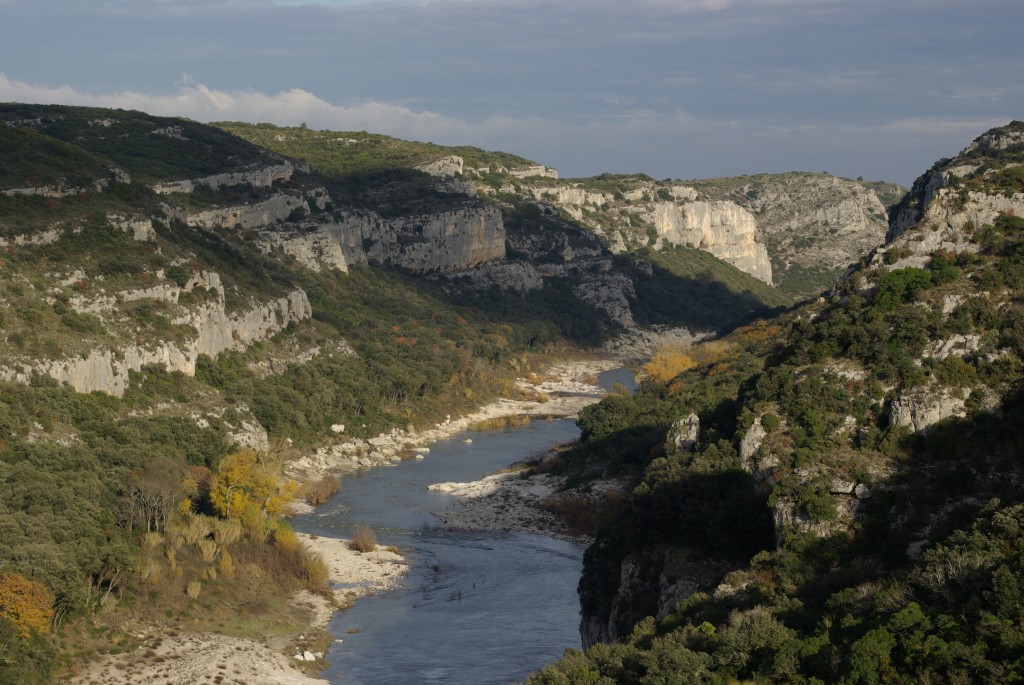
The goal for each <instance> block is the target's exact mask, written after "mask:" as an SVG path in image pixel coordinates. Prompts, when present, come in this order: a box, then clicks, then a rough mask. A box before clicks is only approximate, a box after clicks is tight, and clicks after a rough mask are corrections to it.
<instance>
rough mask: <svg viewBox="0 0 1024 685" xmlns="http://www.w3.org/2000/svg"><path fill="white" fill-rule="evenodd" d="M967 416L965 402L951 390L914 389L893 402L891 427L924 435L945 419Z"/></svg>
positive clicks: (890, 411)
mask: <svg viewBox="0 0 1024 685" xmlns="http://www.w3.org/2000/svg"><path fill="white" fill-rule="evenodd" d="M966 415H967V409H966V407H965V406H964V400H963V399H962V398H961V397H959V396H958V395H957V394H954V393H953V392H951V391H950V390H948V389H945V388H926V389H914V390H909V391H907V392H905V393H903V394H902V395H900V396H899V397H897V398H896V399H894V400H893V401H892V405H891V406H890V407H889V425H890V426H893V427H904V428H909V429H910V430H911V432H913V433H923V432H927V430H928V428H930V427H931V426H934V425H935V424H936V423H938V422H939V421H942V420H943V419H948V418H950V417H953V416H957V417H962V416H966Z"/></svg>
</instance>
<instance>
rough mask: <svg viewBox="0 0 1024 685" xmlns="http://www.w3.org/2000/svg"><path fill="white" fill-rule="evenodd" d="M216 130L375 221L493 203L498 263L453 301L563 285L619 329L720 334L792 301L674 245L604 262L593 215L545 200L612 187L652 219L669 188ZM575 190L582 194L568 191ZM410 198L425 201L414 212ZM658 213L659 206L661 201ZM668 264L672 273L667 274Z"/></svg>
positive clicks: (402, 145)
mask: <svg viewBox="0 0 1024 685" xmlns="http://www.w3.org/2000/svg"><path fill="white" fill-rule="evenodd" d="M218 125H219V126H222V127H223V128H224V129H225V130H228V131H232V132H234V133H236V134H238V135H240V136H243V137H245V138H246V139H247V140H250V141H253V142H256V143H259V144H260V145H266V146H267V147H268V148H269V149H272V150H274V151H276V152H278V153H281V154H287V155H297V156H301V157H302V158H303V159H308V160H310V164H311V167H312V169H313V170H314V171H315V172H317V173H320V174H322V175H323V177H324V178H325V179H326V183H327V185H328V187H329V188H330V189H331V192H332V194H333V195H334V196H336V197H339V198H344V199H345V201H346V202H348V203H351V204H354V205H356V206H365V207H373V208H374V209H375V210H376V211H392V210H393V209H394V208H400V210H401V211H402V212H418V211H430V210H432V205H431V203H436V202H438V198H439V196H440V197H443V199H444V201H446V202H452V201H456V200H457V199H458V198H461V199H462V201H467V198H470V197H480V198H483V199H486V200H489V201H491V202H493V203H495V204H496V205H497V206H498V207H500V208H501V212H502V215H503V218H504V223H505V227H506V232H507V233H506V254H505V260H503V262H504V264H502V265H501V266H500V267H499V268H484V269H472V270H470V272H453V273H451V274H448V275H446V276H445V277H443V278H442V281H444V282H445V283H446V289H448V290H449V291H452V292H456V291H457V292H459V293H460V296H461V297H469V298H470V299H473V298H476V297H479V296H480V295H481V294H483V293H487V291H488V290H489V289H490V288H492V287H495V288H496V289H497V290H500V291H501V292H503V293H505V294H506V295H508V294H509V293H523V292H529V291H531V290H533V288H534V287H536V286H537V285H539V284H541V283H545V284H548V283H556V282H557V283H559V284H560V285H559V287H562V286H564V282H565V281H568V282H569V283H571V284H572V285H571V286H570V289H571V290H572V291H573V292H574V294H575V296H576V297H578V298H579V299H582V300H584V301H585V302H588V303H589V304H591V305H592V306H595V307H597V309H599V310H601V311H603V312H604V313H605V314H606V315H607V316H609V317H610V318H611V319H612V320H614V321H616V322H618V323H620V324H624V325H632V324H634V323H637V324H650V323H670V322H673V321H674V322H676V323H679V322H686V323H687V324H688V325H690V326H692V327H699V328H703V329H714V330H727V329H729V328H732V327H734V326H735V325H737V324H738V323H740V322H742V321H746V320H749V319H750V317H751V316H752V315H753V314H755V313H757V312H762V313H763V312H765V311H767V310H768V309H770V308H772V307H779V306H785V305H788V304H790V302H791V300H790V298H789V297H787V296H786V295H784V294H782V293H780V292H779V291H777V290H776V289H774V288H772V287H770V286H768V285H766V284H765V283H764V281H762V280H759V279H758V278H755V277H752V276H750V275H749V274H748V273H745V272H743V271H742V270H741V269H740V268H736V267H734V266H731V265H730V264H729V263H728V259H726V260H725V261H722V260H718V259H715V258H713V257H711V254H713V253H714V250H712V251H711V252H710V253H709V252H708V251H706V250H702V251H698V250H696V249H675V250H674V251H673V245H672V243H671V241H669V242H665V241H661V242H658V245H661V246H663V247H664V248H665V251H664V253H663V252H662V251H656V250H643V251H639V248H640V246H641V244H646V241H647V240H648V236H647V234H646V232H645V233H644V235H643V243H641V242H640V241H637V240H633V239H632V238H631V241H632V243H631V245H632V249H631V250H630V251H628V252H627V253H626V254H625V255H624V256H623V258H621V259H617V260H614V261H613V260H611V258H610V257H611V254H610V252H621V250H618V249H616V248H615V246H614V245H611V246H610V245H609V235H610V234H609V233H608V232H607V231H605V230H603V228H602V226H601V225H595V224H594V222H593V221H591V220H590V218H594V217H597V218H599V217H598V215H597V214H593V213H590V212H589V211H588V212H587V213H586V216H585V215H584V212H582V210H581V211H575V210H574V209H573V208H572V207H570V206H569V205H568V204H566V203H565V202H560V201H557V198H552V197H551V191H550V189H549V190H544V188H546V187H547V185H550V184H555V185H556V186H557V187H558V188H559V189H560V190H559V191H558V192H560V193H563V194H564V193H568V195H567V197H568V198H569V199H572V198H576V199H579V198H583V199H582V200H580V201H581V202H590V201H591V200H593V199H594V197H596V196H595V195H594V193H593V192H591V191H592V190H594V191H599V194H600V195H601V197H605V195H607V198H608V199H609V200H610V199H611V198H612V197H613V195H615V194H618V195H619V199H622V198H623V196H622V195H621V193H619V190H615V189H624V190H625V191H626V192H627V194H629V193H630V192H632V193H633V195H631V196H630V197H633V199H634V200H636V201H637V202H636V203H635V207H632V209H631V210H630V211H634V213H635V212H636V211H640V210H641V209H642V210H643V211H645V212H653V211H654V210H653V209H652V206H651V205H650V202H648V203H647V204H644V203H642V202H640V200H641V199H643V198H648V200H650V199H652V198H655V197H657V199H659V201H661V200H663V198H661V195H665V197H668V198H669V199H671V198H672V196H671V195H669V194H668V193H669V191H668V189H667V186H666V187H665V188H660V190H659V189H658V188H654V187H653V186H651V185H650V182H651V181H652V180H651V179H649V178H648V177H636V178H634V177H611V176H607V177H602V179H604V180H593V179H590V180H587V179H585V180H583V181H579V180H572V181H567V182H565V183H562V182H560V181H558V179H557V172H556V171H555V170H554V169H550V168H548V167H545V166H543V165H540V164H536V163H534V162H531V161H529V160H525V159H522V158H520V157H515V156H513V155H509V154H507V153H501V152H488V151H484V150H480V149H478V148H467V147H441V146H437V145H433V144H430V143H417V142H410V141H402V140H398V139H394V138H388V137H386V136H376V135H372V134H366V133H364V132H359V133H353V132H332V131H311V130H308V129H303V128H281V127H277V126H271V125H268V124H260V125H255V126H253V125H248V124H240V123H223V124H218ZM423 172H427V173H423ZM428 174H429V175H428ZM637 179H639V180H637ZM644 179H646V180H644ZM634 181H636V183H634ZM566 184H568V185H566ZM581 184H582V186H583V187H584V189H583V190H578V189H577V190H572V188H577V186H581ZM595 184H596V185H595ZM592 186H593V187H592ZM627 186H628V187H627ZM633 186H635V187H633ZM570 187H571V188H570ZM629 188H632V191H630V190H629ZM657 192H660V193H661V195H656V193H657ZM684 195H687V197H689V195H688V194H687V193H684ZM577 196H579V197H577ZM634 196H635V197H634ZM648 196H649V197H648ZM418 197H422V198H424V200H423V201H422V202H417V198H418ZM595 201H596V200H595ZM662 204H664V205H665V206H666V207H668V205H669V204H670V203H667V202H662ZM673 206H675V205H673ZM382 208H383V209H382ZM555 210H557V213H556V211H555ZM669 223H671V221H669ZM638 225H639V224H638ZM637 230H639V229H637ZM651 230H653V225H652V227H651ZM644 231H646V229H644ZM633 232H634V233H635V232H636V231H633ZM698 232H699V231H698ZM711 232H712V233H714V232H715V231H714V230H712V231H711ZM631 235H632V233H631ZM751 235H752V234H751ZM616 240H618V241H620V242H621V238H615V239H614V240H612V241H611V242H612V243H615V241H616ZM698 244H699V240H698ZM693 247H697V245H696V244H695V245H693ZM702 247H706V246H702ZM744 249H746V248H745V247H744V248H741V251H742V250H744ZM670 254H671V255H674V256H669V255H670ZM648 262H650V263H653V264H654V265H655V266H654V267H653V268H652V266H650V264H649V263H648ZM669 265H671V268H666V267H668V266H669ZM655 269H656V272H655ZM460 284H461V285H460ZM641 291H642V292H641ZM487 297H492V294H487ZM665 297H669V298H671V299H670V300H669V301H675V302H677V303H684V305H683V308H681V309H675V310H674V311H673V312H671V313H670V312H668V311H666V313H665V314H663V315H656V314H654V313H653V311H652V310H651V306H652V305H653V306H655V307H658V306H662V304H663V303H665V302H666V300H665ZM513 299H516V298H513ZM712 303H714V304H712ZM510 305H511V303H510ZM698 310H703V311H698Z"/></svg>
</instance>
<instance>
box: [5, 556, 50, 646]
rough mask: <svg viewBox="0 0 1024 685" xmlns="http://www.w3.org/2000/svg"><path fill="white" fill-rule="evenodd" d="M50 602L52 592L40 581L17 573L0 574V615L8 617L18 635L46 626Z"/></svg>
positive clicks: (27, 634)
mask: <svg viewBox="0 0 1024 685" xmlns="http://www.w3.org/2000/svg"><path fill="white" fill-rule="evenodd" d="M53 603H54V597H53V593H52V592H50V591H49V589H47V587H46V586H45V585H43V584H42V583H40V582H37V581H34V580H29V579H28V578H25V577H24V576H22V575H21V574H19V573H13V572H8V573H5V574H3V575H2V576H0V616H3V617H4V618H6V619H7V620H8V621H10V622H11V624H13V626H14V629H15V631H16V632H17V633H18V634H19V635H20V636H22V637H28V636H29V635H30V634H31V633H32V632H33V631H34V632H38V633H45V632H46V631H47V630H49V629H50V621H51V620H52V619H53Z"/></svg>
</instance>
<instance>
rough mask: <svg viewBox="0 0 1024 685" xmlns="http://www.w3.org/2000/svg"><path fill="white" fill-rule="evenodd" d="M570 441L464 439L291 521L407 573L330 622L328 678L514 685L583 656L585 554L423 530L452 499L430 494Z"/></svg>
mask: <svg viewBox="0 0 1024 685" xmlns="http://www.w3.org/2000/svg"><path fill="white" fill-rule="evenodd" d="M612 382H623V381H622V380H620V379H618V378H616V380H614V381H612ZM578 434H579V432H578V429H577V428H576V425H575V423H574V422H572V421H551V422H547V421H543V420H541V421H533V422H531V423H530V424H529V425H527V426H521V427H517V428H512V429H510V430H506V431H496V432H489V433H473V434H470V435H471V437H472V440H473V443H472V444H471V445H467V444H465V443H463V442H462V439H464V438H465V437H466V436H464V435H460V436H457V437H455V438H452V439H450V440H446V441H442V442H439V443H436V444H434V445H432V446H431V452H430V454H429V455H427V458H426V459H425V460H423V461H408V462H404V463H402V464H400V465H399V466H395V467H392V468H379V469H373V470H370V471H366V472H364V473H361V474H360V475H357V476H353V477H349V478H346V479H345V480H344V481H343V482H342V487H341V490H340V491H339V492H338V494H337V495H336V496H335V497H334V498H333V499H332V500H331V501H330V502H329V503H328V504H326V505H324V506H323V507H321V508H320V509H318V510H317V511H316V512H315V513H313V514H310V515H307V516H303V517H300V518H299V519H297V520H296V521H295V526H296V528H298V529H299V530H303V531H306V532H314V533H319V534H323V535H336V536H342V537H348V536H349V534H350V531H351V528H352V526H353V525H354V524H356V523H364V524H367V525H369V526H371V527H372V528H373V529H374V530H375V531H376V532H377V538H378V541H379V542H380V543H381V544H384V545H391V544H393V545H396V546H398V547H400V548H401V549H402V550H403V553H404V554H405V556H406V559H407V561H408V562H409V572H408V575H407V576H406V579H405V587H404V588H403V589H400V590H397V591H394V592H388V593H383V594H381V595H378V596H376V597H368V598H365V599H361V600H359V601H358V602H356V604H355V605H354V606H353V607H351V608H349V609H347V610H345V611H343V612H341V613H339V614H336V615H335V618H334V620H333V622H332V623H331V632H332V633H333V634H334V635H335V636H336V638H338V639H340V640H343V641H341V642H336V643H335V644H334V645H333V646H332V648H331V650H330V652H329V653H328V655H327V659H328V661H330V662H331V663H332V665H331V666H330V667H329V668H328V669H327V670H326V671H325V672H324V676H325V677H326V678H327V679H329V680H330V681H331V682H332V683H341V682H344V683H346V685H378V684H379V685H385V684H387V685H392V684H394V683H402V684H414V683H461V684H465V685H486V684H489V683H495V684H499V683H510V682H516V681H520V680H522V679H523V678H525V676H526V674H527V673H529V672H530V671H532V670H535V669H536V668H539V667H540V666H542V665H544V664H546V663H549V662H551V661H553V660H555V659H557V658H558V657H559V656H561V654H562V652H563V650H565V649H566V648H569V647H579V633H578V623H579V604H578V600H577V596H576V584H577V582H578V581H579V576H580V564H581V559H582V554H583V549H582V547H580V546H579V545H575V544H572V543H568V542H563V541H558V540H550V539H547V538H543V537H539V536H535V535H526V534H510V535H502V534H491V533H487V534H485V533H450V532H443V531H434V530H431V529H429V526H431V525H432V524H433V522H434V519H433V517H432V516H430V512H432V511H440V510H442V509H444V508H445V507H447V506H450V505H451V504H452V503H453V502H455V501H456V499H455V498H454V497H452V496H450V495H444V494H440V493H434V492H429V491H428V490H427V486H428V485H430V484H431V483H437V482H443V481H470V480H476V479H478V478H480V477H482V476H484V475H487V474H489V473H493V472H494V471H496V470H497V469H499V468H502V467H504V466H507V465H509V464H511V463H513V462H516V461H519V460H522V459H524V458H526V457H529V456H531V455H533V454H537V453H539V452H542V451H544V450H547V449H548V448H550V447H551V446H552V445H553V444H555V443H559V442H566V441H568V440H572V439H574V438H576V437H577V436H578ZM349 631H353V632H351V633H350V632H349Z"/></svg>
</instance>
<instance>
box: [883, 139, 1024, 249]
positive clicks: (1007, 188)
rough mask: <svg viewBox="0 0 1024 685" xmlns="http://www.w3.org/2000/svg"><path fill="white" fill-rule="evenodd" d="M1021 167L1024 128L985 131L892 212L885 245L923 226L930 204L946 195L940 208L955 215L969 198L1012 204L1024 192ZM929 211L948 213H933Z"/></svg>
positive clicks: (925, 178)
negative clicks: (1002, 199)
mask: <svg viewBox="0 0 1024 685" xmlns="http://www.w3.org/2000/svg"><path fill="white" fill-rule="evenodd" d="M1021 165H1024V122H1022V121H1012V122H1010V123H1009V124H1007V125H1006V126H1000V127H998V128H994V129H991V130H989V131H986V132H985V133H983V134H981V135H980V136H978V137H977V138H976V139H975V140H974V141H972V142H971V144H970V145H968V146H967V147H966V148H964V149H963V150H961V152H960V153H959V154H958V155H956V156H955V157H951V158H949V157H947V158H944V159H940V160H939V161H937V162H936V163H935V164H934V165H932V168H931V169H929V170H928V171H926V172H925V173H924V174H922V175H921V176H919V177H918V178H917V179H916V180H915V181H914V185H913V187H912V188H911V190H910V192H909V193H908V194H907V196H906V197H905V198H904V199H903V200H902V201H901V202H900V203H899V204H898V205H896V206H895V207H893V209H892V211H891V212H890V215H889V231H888V235H887V240H890V241H891V240H894V239H895V238H897V237H898V236H900V235H902V234H903V233H905V232H906V231H907V229H909V228H911V227H912V226H914V225H916V224H917V223H918V222H920V221H922V220H924V219H925V218H926V214H927V213H928V211H929V207H930V206H931V204H932V200H933V199H935V198H936V196H938V195H939V193H940V191H942V190H944V189H945V190H946V192H945V193H944V197H943V201H942V202H941V203H940V204H942V205H943V206H945V207H946V208H947V209H948V210H949V211H953V212H955V211H957V210H958V209H960V206H958V205H963V204H964V203H966V202H967V201H968V200H969V195H970V193H980V194H983V195H990V196H994V195H1002V196H1004V197H1009V198H1012V196H1013V195H1014V194H1015V193H1020V192H1022V190H1024V188H1022V186H1021V177H1022V174H1024V172H1021V171H1020V169H1019V167H1020V166H1021ZM931 211H932V212H933V213H938V212H942V211H947V210H940V209H937V208H933V209H932V210H931ZM989 220H990V219H989ZM975 224H976V225H977V222H975Z"/></svg>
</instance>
